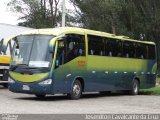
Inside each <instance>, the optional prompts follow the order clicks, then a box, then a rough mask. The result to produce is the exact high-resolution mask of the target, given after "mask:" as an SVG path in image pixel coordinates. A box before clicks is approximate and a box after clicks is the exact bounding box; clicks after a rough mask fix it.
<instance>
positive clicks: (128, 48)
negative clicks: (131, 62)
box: [123, 41, 135, 58]
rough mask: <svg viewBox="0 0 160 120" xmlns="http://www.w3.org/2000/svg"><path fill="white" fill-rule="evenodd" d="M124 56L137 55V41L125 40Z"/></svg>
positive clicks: (132, 56)
mask: <svg viewBox="0 0 160 120" xmlns="http://www.w3.org/2000/svg"><path fill="white" fill-rule="evenodd" d="M123 57H126V58H134V57H135V43H133V42H129V41H124V42H123Z"/></svg>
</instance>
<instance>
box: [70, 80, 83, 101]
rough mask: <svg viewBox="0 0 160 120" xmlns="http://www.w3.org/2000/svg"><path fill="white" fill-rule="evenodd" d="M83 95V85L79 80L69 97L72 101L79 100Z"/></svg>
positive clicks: (76, 81)
mask: <svg viewBox="0 0 160 120" xmlns="http://www.w3.org/2000/svg"><path fill="white" fill-rule="evenodd" d="M81 95H82V84H81V82H80V81H79V80H75V82H74V83H73V86H72V91H71V93H69V94H68V96H69V97H70V99H72V100H77V99H79V98H80V97H81Z"/></svg>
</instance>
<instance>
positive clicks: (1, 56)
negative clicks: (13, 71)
mask: <svg viewBox="0 0 160 120" xmlns="http://www.w3.org/2000/svg"><path fill="white" fill-rule="evenodd" d="M3 41H4V39H2V40H1V41H0V51H1V52H0V85H2V86H4V87H5V88H7V86H8V70H9V64H10V58H11V57H10V54H6V52H5V53H4V52H2V45H3ZM8 49H10V48H9V46H8V47H7V50H8Z"/></svg>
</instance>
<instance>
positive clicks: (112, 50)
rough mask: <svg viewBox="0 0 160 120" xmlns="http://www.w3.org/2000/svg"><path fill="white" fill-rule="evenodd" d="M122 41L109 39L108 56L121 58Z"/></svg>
mask: <svg viewBox="0 0 160 120" xmlns="http://www.w3.org/2000/svg"><path fill="white" fill-rule="evenodd" d="M121 48H122V47H121V41H120V40H118V39H113V38H110V39H107V45H106V51H107V54H106V55H107V56H113V57H121V51H122V50H121Z"/></svg>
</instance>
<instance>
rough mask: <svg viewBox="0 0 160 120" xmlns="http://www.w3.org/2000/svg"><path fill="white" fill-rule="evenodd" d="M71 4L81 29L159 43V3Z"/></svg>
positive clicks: (98, 0) (111, 0)
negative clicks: (74, 8) (75, 11)
mask: <svg viewBox="0 0 160 120" xmlns="http://www.w3.org/2000/svg"><path fill="white" fill-rule="evenodd" d="M71 1H72V3H73V4H74V5H75V7H76V8H77V9H78V10H77V13H76V18H77V16H79V17H78V18H79V23H81V24H82V27H86V28H90V29H94V30H100V31H105V32H109V33H115V34H118V35H125V36H129V37H131V38H134V39H142V36H143V39H145V40H150V41H155V42H159V39H160V36H159V34H158V33H160V29H159V28H158V26H159V25H160V1H159V0H71ZM140 36H141V37H140Z"/></svg>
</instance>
